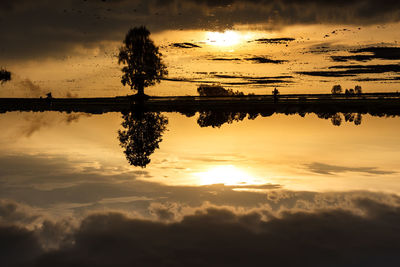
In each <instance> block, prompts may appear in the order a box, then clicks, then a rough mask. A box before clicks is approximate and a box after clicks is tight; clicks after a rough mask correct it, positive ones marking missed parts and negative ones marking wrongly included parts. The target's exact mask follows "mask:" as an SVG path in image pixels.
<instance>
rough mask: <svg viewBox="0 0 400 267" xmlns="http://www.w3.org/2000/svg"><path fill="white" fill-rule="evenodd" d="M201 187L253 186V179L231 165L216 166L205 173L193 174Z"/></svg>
mask: <svg viewBox="0 0 400 267" xmlns="http://www.w3.org/2000/svg"><path fill="white" fill-rule="evenodd" d="M195 176H197V177H198V178H199V179H200V180H199V182H200V184H201V185H211V184H225V185H243V184H254V183H255V181H254V178H253V177H252V176H251V175H249V174H248V173H246V172H244V171H242V170H240V169H238V168H236V167H235V166H232V165H223V166H217V167H214V168H212V169H209V170H208V171H205V172H199V173H195Z"/></svg>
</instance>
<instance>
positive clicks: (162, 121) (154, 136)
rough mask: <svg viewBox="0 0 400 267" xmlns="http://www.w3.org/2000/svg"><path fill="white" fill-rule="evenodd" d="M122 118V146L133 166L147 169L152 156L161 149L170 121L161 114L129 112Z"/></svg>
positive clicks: (120, 139)
mask: <svg viewBox="0 0 400 267" xmlns="http://www.w3.org/2000/svg"><path fill="white" fill-rule="evenodd" d="M122 118H123V120H124V121H123V122H122V127H123V128H124V130H119V131H118V139H119V141H120V146H121V147H123V148H124V149H125V150H124V153H125V156H126V159H127V160H128V161H129V163H130V164H131V165H133V166H137V167H142V168H145V167H146V166H147V164H149V163H150V156H151V154H153V153H154V151H155V150H156V149H158V148H159V143H160V142H161V141H162V135H163V133H164V131H165V130H166V129H167V124H168V119H167V118H166V117H165V116H164V115H162V114H160V113H159V112H145V113H144V112H128V113H126V114H123V115H122Z"/></svg>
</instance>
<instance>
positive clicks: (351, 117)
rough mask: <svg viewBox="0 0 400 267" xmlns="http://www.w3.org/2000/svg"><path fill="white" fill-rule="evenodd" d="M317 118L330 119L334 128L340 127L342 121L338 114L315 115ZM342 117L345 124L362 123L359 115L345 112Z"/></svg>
mask: <svg viewBox="0 0 400 267" xmlns="http://www.w3.org/2000/svg"><path fill="white" fill-rule="evenodd" d="M317 116H318V118H320V119H330V120H331V122H332V124H333V125H335V126H340V125H342V121H343V119H342V116H341V114H340V113H317ZM343 117H344V120H345V122H353V123H354V124H355V125H360V124H361V122H362V115H361V113H351V112H346V113H343Z"/></svg>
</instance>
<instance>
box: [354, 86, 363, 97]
mask: <svg viewBox="0 0 400 267" xmlns="http://www.w3.org/2000/svg"><path fill="white" fill-rule="evenodd" d="M354 92H355V93H356V94H357V95H361V94H362V88H361V86H359V85H356V87H354Z"/></svg>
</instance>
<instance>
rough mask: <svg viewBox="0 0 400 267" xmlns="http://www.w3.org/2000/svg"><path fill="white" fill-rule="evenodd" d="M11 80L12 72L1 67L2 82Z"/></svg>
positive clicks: (0, 80)
mask: <svg viewBox="0 0 400 267" xmlns="http://www.w3.org/2000/svg"><path fill="white" fill-rule="evenodd" d="M10 80H11V72H9V71H7V70H5V69H0V82H1V83H4V82H7V81H10Z"/></svg>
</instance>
